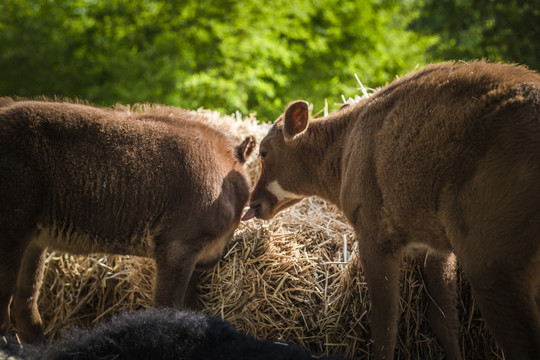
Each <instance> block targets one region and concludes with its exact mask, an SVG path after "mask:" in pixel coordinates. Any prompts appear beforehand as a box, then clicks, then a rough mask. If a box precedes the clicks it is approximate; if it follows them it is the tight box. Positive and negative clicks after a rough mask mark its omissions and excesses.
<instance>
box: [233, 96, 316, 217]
mask: <svg viewBox="0 0 540 360" xmlns="http://www.w3.org/2000/svg"><path fill="white" fill-rule="evenodd" d="M309 118H310V116H309V104H308V103H307V102H305V101H295V102H293V103H291V104H290V105H289V106H288V107H287V110H285V113H284V114H283V115H281V116H280V117H279V118H278V119H277V120H276V121H275V123H274V125H273V126H272V127H271V128H270V130H269V131H268V134H267V135H266V136H265V137H264V139H263V140H262V141H261V145H260V152H259V156H260V159H261V164H262V171H261V176H260V178H259V180H258V182H257V184H256V185H255V189H254V190H253V192H252V194H251V202H250V208H249V210H248V211H247V212H246V214H245V215H244V217H243V218H242V220H249V219H251V218H253V217H257V218H259V219H264V220H268V219H271V218H273V217H274V216H275V215H276V214H277V213H278V212H280V211H281V210H283V209H286V208H288V207H289V206H291V205H294V204H296V203H297V202H298V201H300V200H301V199H302V198H303V197H304V196H306V195H302V193H301V191H300V188H301V186H302V182H303V178H304V175H303V174H302V172H303V170H304V167H303V166H302V164H303V162H304V161H305V160H306V157H307V156H308V154H306V150H305V149H304V148H303V146H302V144H301V141H300V137H301V136H302V134H304V132H305V131H306V129H307V127H308V122H309ZM304 171H305V170H304Z"/></svg>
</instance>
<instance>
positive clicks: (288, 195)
mask: <svg viewBox="0 0 540 360" xmlns="http://www.w3.org/2000/svg"><path fill="white" fill-rule="evenodd" d="M266 190H268V191H269V192H271V193H272V195H274V196H275V197H276V198H277V200H278V202H280V201H282V200H285V199H302V198H303V197H304V196H302V195H299V194H295V193H292V192H289V191H287V190H284V189H283V188H282V187H281V185H279V183H278V181H277V180H274V181H272V182H271V183H270V184H268V186H267V187H266Z"/></svg>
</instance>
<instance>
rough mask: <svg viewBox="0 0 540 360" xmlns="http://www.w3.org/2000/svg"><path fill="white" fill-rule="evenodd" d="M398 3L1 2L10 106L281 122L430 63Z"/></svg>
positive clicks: (2, 63)
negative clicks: (210, 114) (38, 100)
mask: <svg viewBox="0 0 540 360" xmlns="http://www.w3.org/2000/svg"><path fill="white" fill-rule="evenodd" d="M410 9H411V7H410V6H407V7H403V6H401V5H400V4H399V2H397V1H393V0H340V1H337V0H315V1H308V0H296V1H286V0H274V1H269V2H260V1H259V0H240V1H232V0H212V1H210V0H182V1H179V0H160V1H150V0H130V1H129V2H127V1H124V0H106V1H105V0H2V2H0V95H8V96H10V95H11V96H26V97H33V96H39V95H46V96H55V95H59V96H66V97H80V98H84V99H87V100H89V101H91V102H94V103H97V104H100V105H111V104H114V103H116V102H121V103H134V102H158V103H165V104H169V105H175V106H181V107H185V108H198V107H205V108H209V109H215V110H219V111H221V112H224V113H231V112H234V111H235V110H240V111H241V112H243V113H248V112H252V111H256V112H257V113H258V117H259V119H261V120H265V121H266V120H273V119H274V118H275V117H276V116H277V115H278V114H279V113H280V112H281V111H282V110H283V108H284V106H285V105H286V103H287V102H289V101H290V100H293V99H296V98H305V99H306V100H309V101H310V102H313V103H314V104H315V105H316V108H320V107H322V106H323V103H324V99H325V98H328V99H330V102H331V103H333V102H336V101H339V98H340V95H341V94H345V95H346V96H353V95H355V94H357V93H358V92H357V90H356V88H357V86H358V85H357V83H356V80H355V79H354V76H353V74H354V73H358V76H359V77H360V79H361V80H362V81H363V82H364V83H365V84H366V85H369V86H371V87H375V86H380V85H382V84H384V83H385V82H389V81H391V80H392V79H393V78H394V76H395V75H398V74H403V73H404V72H406V71H408V70H412V69H413V68H414V67H415V66H416V65H417V64H420V65H422V64H423V63H425V62H426V60H425V57H424V51H425V49H426V48H427V47H428V46H429V45H431V44H433V41H434V37H433V36H429V35H418V34H417V33H415V32H413V31H407V30H405V28H406V26H407V24H408V23H409V22H410V21H411V20H412V19H413V18H414V17H415V16H416V13H415V12H414V11H409V10H410Z"/></svg>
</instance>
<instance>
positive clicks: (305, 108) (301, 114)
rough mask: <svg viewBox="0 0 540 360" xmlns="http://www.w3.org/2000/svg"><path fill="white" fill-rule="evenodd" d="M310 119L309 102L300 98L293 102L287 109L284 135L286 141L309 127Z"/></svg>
mask: <svg viewBox="0 0 540 360" xmlns="http://www.w3.org/2000/svg"><path fill="white" fill-rule="evenodd" d="M308 121H309V103H308V102H307V101H304V100H298V101H295V102H293V103H291V104H290V105H289V106H288V107H287V110H285V121H284V126H283V137H284V138H285V141H288V140H291V139H292V138H294V137H295V136H296V135H298V134H300V133H302V132H303V131H304V130H306V129H307V126H308Z"/></svg>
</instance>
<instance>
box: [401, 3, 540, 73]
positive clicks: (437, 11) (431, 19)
mask: <svg viewBox="0 0 540 360" xmlns="http://www.w3.org/2000/svg"><path fill="white" fill-rule="evenodd" d="M416 4H417V5H418V8H419V9H420V16H419V17H418V19H417V20H415V21H414V22H413V23H412V24H411V29H413V30H417V31H419V32H422V33H424V34H431V33H438V34H440V38H441V40H440V41H439V42H438V43H437V44H436V45H435V46H433V47H432V48H431V49H430V51H429V53H430V56H431V57H432V58H433V59H436V60H439V59H463V60H469V59H477V58H485V59H489V60H493V61H501V60H502V61H507V62H517V63H521V64H527V65H529V67H531V68H533V69H537V70H540V56H539V54H540V42H539V39H540V0H506V1H500V0H480V1H465V0H417V1H416Z"/></svg>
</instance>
